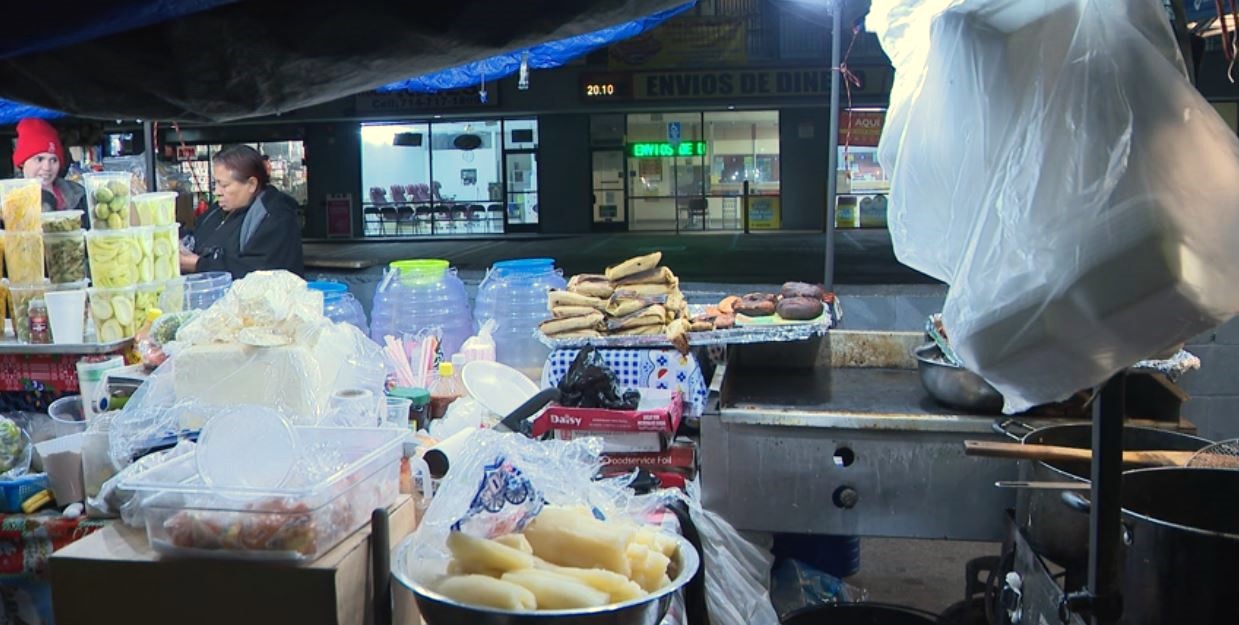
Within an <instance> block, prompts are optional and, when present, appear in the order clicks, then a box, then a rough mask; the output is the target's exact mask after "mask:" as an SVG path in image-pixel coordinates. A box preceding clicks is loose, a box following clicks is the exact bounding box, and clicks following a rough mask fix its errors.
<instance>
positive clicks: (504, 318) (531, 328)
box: [473, 258, 568, 379]
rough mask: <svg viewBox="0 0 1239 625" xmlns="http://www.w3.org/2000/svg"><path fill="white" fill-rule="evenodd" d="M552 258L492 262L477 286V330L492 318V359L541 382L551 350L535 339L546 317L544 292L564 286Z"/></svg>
mask: <svg viewBox="0 0 1239 625" xmlns="http://www.w3.org/2000/svg"><path fill="white" fill-rule="evenodd" d="M567 284H568V283H567V281H565V280H564V276H563V272H562V271H560V270H558V269H556V268H555V260H554V259H552V258H522V259H518V260H504V261H499V262H497V263H495V264H494V265H493V266H492V267H491V268H490V271H488V272H487V273H486V278H484V279H483V280H482V284H481V285H480V286H479V287H478V297H477V303H476V305H475V306H474V312H473V319H474V326H475V327H476V328H480V327H482V324H483V323H486V321H487V320H490V319H494V320H495V323H496V327H495V329H494V332H493V333H492V335H491V336H492V338H494V340H495V360H497V361H498V362H500V363H503V364H505V365H508V366H510V367H513V368H515V369H518V370H520V371H521V372H523V373H525V375H528V376H530V378H532V379H540V378H541V375H542V366H543V364H544V363H545V361H546V357H547V355H548V354H550V350H549V349H548V348H547V347H546V346H545V345H543V344H542V343H541V342H540V341H538V339H537V338H536V336H535V330H537V328H538V324H539V323H541V322H542V321H544V320H545V319H546V317H547V311H546V293H547V291H549V290H551V289H563V288H566V287H567Z"/></svg>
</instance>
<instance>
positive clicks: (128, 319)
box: [86, 286, 138, 343]
mask: <svg viewBox="0 0 1239 625" xmlns="http://www.w3.org/2000/svg"><path fill="white" fill-rule="evenodd" d="M135 292H136V290H135V289H134V287H131V286H130V287H122V288H116V289H109V288H100V287H95V288H92V289H86V294H87V297H88V298H89V301H90V316H91V318H92V319H94V320H95V336H96V337H97V338H98V340H99V342H100V343H111V342H113V341H119V340H121V339H124V338H128V337H131V336H133V335H134V333H135V332H137V330H138V328H137V323H138V315H137V305H136V304H135V301H134V295H135Z"/></svg>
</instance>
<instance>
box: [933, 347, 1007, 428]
mask: <svg viewBox="0 0 1239 625" xmlns="http://www.w3.org/2000/svg"><path fill="white" fill-rule="evenodd" d="M912 355H913V356H915V357H916V369H917V371H918V372H919V373H920V374H921V384H923V385H924V386H925V390H926V391H929V395H930V397H933V398H934V399H935V400H937V401H938V403H941V404H945V405H947V406H951V407H953V408H960V409H963V410H968V411H972V412H988V413H997V412H1001V411H1002V393H999V392H998V390H997V389H995V388H994V387H993V386H990V383H989V382H986V381H985V379H984V378H982V377H981V376H979V375H977V374H975V373H973V372H971V371H969V370H967V369H965V368H963V367H958V366H955V365H952V364H950V363H949V362H947V360H946V358H944V357H943V356H942V350H940V349H938V346H937V345H935V344H933V343H926V344H925V345H922V346H920V347H918V348H916V349H915V350H913V352H912Z"/></svg>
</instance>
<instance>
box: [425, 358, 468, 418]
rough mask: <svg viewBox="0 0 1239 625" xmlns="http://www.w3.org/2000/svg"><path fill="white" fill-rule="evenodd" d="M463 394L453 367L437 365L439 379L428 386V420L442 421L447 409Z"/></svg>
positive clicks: (462, 385)
mask: <svg viewBox="0 0 1239 625" xmlns="http://www.w3.org/2000/svg"><path fill="white" fill-rule="evenodd" d="M464 394H465V385H464V383H463V382H461V380H460V374H459V373H458V372H457V371H456V367H455V365H453V364H452V363H450V362H443V363H439V378H438V379H437V380H435V381H434V383H433V384H431V385H430V418H431V419H442V418H443V415H445V414H447V407H448V406H450V405H451V404H452V402H454V401H456V400H457V399H459V398H460V397H461V396H462V395H464Z"/></svg>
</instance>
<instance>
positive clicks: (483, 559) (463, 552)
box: [447, 532, 533, 572]
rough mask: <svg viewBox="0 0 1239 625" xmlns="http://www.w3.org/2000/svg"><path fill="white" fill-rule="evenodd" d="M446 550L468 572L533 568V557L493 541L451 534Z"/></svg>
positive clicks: (460, 533)
mask: <svg viewBox="0 0 1239 625" xmlns="http://www.w3.org/2000/svg"><path fill="white" fill-rule="evenodd" d="M447 548H448V549H449V550H450V551H451V552H452V557H453V558H455V559H456V561H457V562H458V563H459V565H460V567H462V568H463V569H464V570H469V571H490V570H495V571H502V572H507V571H515V570H518V569H528V568H532V567H533V556H531V555H529V554H528V553H525V552H524V551H521V550H519V549H513V548H512V547H509V546H507V545H503V544H500V543H498V542H495V541H493V540H487V539H485V538H478V537H476V536H469V535H468V534H465V533H463V532H452V533H450V534H448V536H447Z"/></svg>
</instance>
